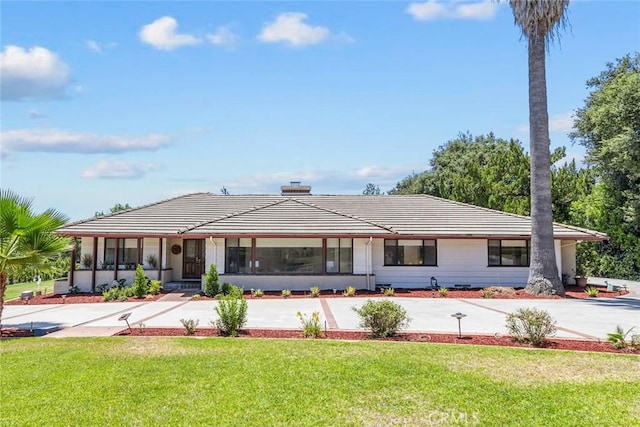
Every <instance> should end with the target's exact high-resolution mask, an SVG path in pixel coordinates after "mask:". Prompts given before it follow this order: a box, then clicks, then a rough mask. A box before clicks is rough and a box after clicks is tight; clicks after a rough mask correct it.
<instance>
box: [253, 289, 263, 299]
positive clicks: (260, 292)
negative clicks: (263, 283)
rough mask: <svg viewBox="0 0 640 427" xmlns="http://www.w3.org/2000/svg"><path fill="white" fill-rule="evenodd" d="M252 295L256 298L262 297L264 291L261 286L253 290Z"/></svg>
mask: <svg viewBox="0 0 640 427" xmlns="http://www.w3.org/2000/svg"><path fill="white" fill-rule="evenodd" d="M251 295H252V296H253V297H255V298H261V297H263V296H264V291H263V290H262V289H260V288H258V289H255V290H253V291H251Z"/></svg>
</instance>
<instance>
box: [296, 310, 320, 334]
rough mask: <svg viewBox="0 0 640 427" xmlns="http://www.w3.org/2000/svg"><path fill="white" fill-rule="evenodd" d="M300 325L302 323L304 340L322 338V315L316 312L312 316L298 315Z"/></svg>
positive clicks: (298, 313)
mask: <svg viewBox="0 0 640 427" xmlns="http://www.w3.org/2000/svg"><path fill="white" fill-rule="evenodd" d="M296 316H297V317H298V319H300V323H302V337H303V338H320V337H322V328H321V326H320V313H319V312H317V311H314V312H313V313H311V316H308V315H306V314H302V313H300V312H297V313H296Z"/></svg>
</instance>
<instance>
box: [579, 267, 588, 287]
mask: <svg viewBox="0 0 640 427" xmlns="http://www.w3.org/2000/svg"><path fill="white" fill-rule="evenodd" d="M587 280H589V277H588V276H587V274H586V270H585V267H584V266H583V265H581V264H578V265H577V266H576V285H578V287H580V288H584V287H586V286H587Z"/></svg>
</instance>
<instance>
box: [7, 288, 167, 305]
mask: <svg viewBox="0 0 640 427" xmlns="http://www.w3.org/2000/svg"><path fill="white" fill-rule="evenodd" d="M167 293H169V292H168V291H162V292H160V293H159V294H158V295H147V296H145V297H144V298H140V299H138V298H136V297H129V298H128V299H127V300H126V301H127V302H140V301H156V300H158V299H159V298H161V297H162V296H163V295H166V294H167ZM99 302H105V301H104V297H103V296H102V294H91V293H79V294H67V295H54V294H46V295H34V297H33V298H32V299H30V300H29V301H28V302H26V301H22V300H20V299H14V300H11V301H7V302H5V305H24V304H29V305H34V304H87V303H99ZM110 302H123V301H119V300H115V301H110ZM106 304H108V303H106Z"/></svg>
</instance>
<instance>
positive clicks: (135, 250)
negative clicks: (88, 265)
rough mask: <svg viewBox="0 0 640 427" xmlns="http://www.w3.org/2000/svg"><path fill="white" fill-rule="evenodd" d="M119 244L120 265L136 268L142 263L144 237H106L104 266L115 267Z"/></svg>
mask: <svg viewBox="0 0 640 427" xmlns="http://www.w3.org/2000/svg"><path fill="white" fill-rule="evenodd" d="M116 242H117V245H118V251H117V252H118V266H119V268H121V269H124V268H129V269H131V268H135V267H136V265H137V264H142V239H104V260H103V262H102V264H103V267H107V268H113V266H114V265H115V260H116Z"/></svg>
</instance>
